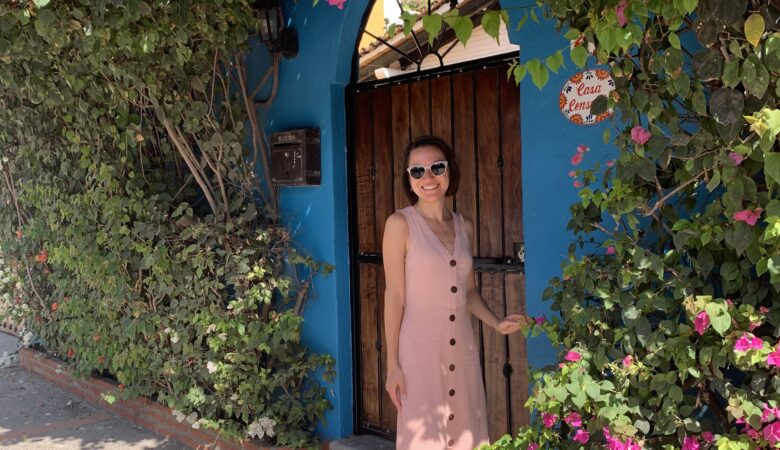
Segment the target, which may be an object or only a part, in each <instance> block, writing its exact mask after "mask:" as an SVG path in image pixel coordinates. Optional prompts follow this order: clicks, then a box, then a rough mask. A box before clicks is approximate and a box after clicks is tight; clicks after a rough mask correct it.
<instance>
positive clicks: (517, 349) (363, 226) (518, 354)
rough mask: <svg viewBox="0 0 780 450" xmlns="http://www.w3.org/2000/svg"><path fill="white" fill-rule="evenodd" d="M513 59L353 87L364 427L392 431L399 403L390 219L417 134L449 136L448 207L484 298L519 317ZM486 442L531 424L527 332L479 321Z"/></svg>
mask: <svg viewBox="0 0 780 450" xmlns="http://www.w3.org/2000/svg"><path fill="white" fill-rule="evenodd" d="M506 67H507V66H506V63H505V62H501V63H493V64H492V65H490V64H481V65H479V66H477V67H471V68H460V69H455V70H453V69H450V70H448V71H447V72H439V73H434V74H430V75H426V76H425V77H424V78H416V79H413V80H406V81H400V82H399V81H396V82H392V83H387V82H385V83H384V84H377V83H374V84H368V85H358V86H354V87H353V88H352V90H351V93H350V96H349V100H348V102H349V104H350V108H351V114H350V128H351V136H352V142H351V146H350V153H351V155H350V163H351V165H352V169H353V170H351V173H352V180H351V181H352V183H351V188H352V189H351V191H352V192H351V195H352V202H351V204H352V210H351V214H350V217H351V219H350V220H351V222H352V237H351V240H352V265H353V271H352V273H353V277H354V282H353V302H352V306H353V311H354V330H355V367H356V371H355V372H356V373H355V377H356V382H355V387H356V421H357V424H356V425H357V432H358V433H360V432H373V433H378V434H381V435H385V436H387V437H389V438H392V437H393V434H394V432H395V425H396V423H395V422H396V411H395V407H394V406H393V404H392V402H391V401H390V398H389V397H388V396H387V393H386V392H385V389H384V378H385V376H386V373H385V372H386V369H385V361H386V358H385V345H384V344H383V341H384V327H383V309H384V307H383V292H384V274H383V270H382V259H381V247H382V245H381V244H382V233H383V227H384V222H385V219H386V218H387V217H388V216H389V215H390V214H391V213H392V212H393V211H395V210H398V209H401V208H403V207H405V206H407V205H408V203H407V201H408V200H407V198H406V196H405V195H404V193H403V186H402V184H401V178H400V174H401V173H402V172H403V171H404V168H403V167H402V166H403V149H404V147H405V146H406V145H407V144H408V142H409V141H410V139H411V138H413V137H416V136H419V135H422V134H433V135H437V136H440V137H442V138H444V139H445V140H447V141H448V142H449V143H450V145H452V147H453V148H454V150H455V153H456V155H457V157H458V160H459V162H460V165H461V182H460V189H459V192H458V194H457V196H456V197H455V198H454V199H453V200H452V203H451V205H450V206H451V207H452V208H454V209H455V210H456V211H458V212H460V213H463V214H465V215H466V216H467V217H469V218H471V219H472V221H474V223H475V225H476V240H477V243H478V244H477V245H478V251H477V254H476V255H475V268H477V270H478V273H479V288H480V290H481V292H482V295H483V297H484V298H485V301H486V302H487V303H488V305H489V306H490V307H491V309H492V310H493V311H494V312H495V313H496V314H497V315H503V314H510V313H524V312H525V299H524V275H523V264H522V262H521V260H520V259H519V258H518V257H517V255H518V253H520V252H522V242H523V236H522V230H523V228H522V195H521V193H522V189H521V166H520V164H521V158H520V150H521V149H520V117H519V107H520V98H519V89H518V87H517V86H516V85H515V84H514V82H513V81H511V80H509V81H507V76H506ZM474 333H475V336H476V337H477V339H478V342H479V343H480V345H481V357H482V366H483V374H484V379H485V388H486V393H487V406H488V423H489V429H490V436H491V439H493V440H494V439H496V438H497V437H499V436H501V435H503V434H505V433H510V432H512V431H514V430H516V429H517V427H519V426H520V425H521V424H525V423H527V420H528V415H527V411H526V410H525V408H524V404H525V401H526V399H527V394H528V375H527V365H526V348H525V340H524V339H523V337H522V336H520V334H519V333H518V334H515V335H512V336H511V337H509V338H507V337H504V336H501V335H499V334H498V333H496V332H495V331H493V330H492V329H484V330H483V329H482V327H481V325H479V323H478V322H477V321H476V320H475V324H474Z"/></svg>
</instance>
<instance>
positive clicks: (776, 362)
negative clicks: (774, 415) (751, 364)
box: [766, 349, 780, 418]
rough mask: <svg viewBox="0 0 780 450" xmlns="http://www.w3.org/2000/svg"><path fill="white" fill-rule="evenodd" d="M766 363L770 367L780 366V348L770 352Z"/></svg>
mask: <svg viewBox="0 0 780 450" xmlns="http://www.w3.org/2000/svg"><path fill="white" fill-rule="evenodd" d="M766 364H767V365H768V366H770V367H772V366H774V367H780V350H778V349H775V351H773V352H772V353H770V354H768V355H767V357H766ZM779 418H780V417H779Z"/></svg>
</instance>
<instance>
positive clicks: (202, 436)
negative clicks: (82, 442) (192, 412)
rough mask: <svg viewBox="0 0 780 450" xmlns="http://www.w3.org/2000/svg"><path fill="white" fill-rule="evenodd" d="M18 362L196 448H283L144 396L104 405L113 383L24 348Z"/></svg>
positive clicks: (160, 432) (156, 431)
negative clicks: (234, 435) (224, 430)
mask: <svg viewBox="0 0 780 450" xmlns="http://www.w3.org/2000/svg"><path fill="white" fill-rule="evenodd" d="M19 365H20V366H21V367H22V368H23V369H24V370H26V371H28V372H30V373H33V374H35V375H38V376H40V377H41V378H43V379H45V380H46V381H48V382H49V383H52V384H54V385H55V386H57V387H59V388H61V389H63V390H65V391H68V392H70V393H71V394H74V395H76V396H79V397H81V398H83V399H84V400H86V401H88V402H90V403H92V404H93V405H95V406H97V407H99V408H102V409H107V410H109V411H111V412H113V413H114V414H116V415H118V416H120V417H122V418H124V419H126V420H128V421H130V422H132V423H134V424H136V425H140V426H142V427H144V428H146V429H148V430H150V431H154V432H155V433H157V434H159V435H161V436H165V437H167V438H169V439H174V440H176V441H178V442H180V443H182V444H184V445H188V446H190V447H192V448H194V449H197V450H201V449H204V450H205V449H213V448H217V447H218V448H220V449H223V450H238V449H250V450H284V449H280V448H278V447H274V448H270V447H262V446H260V445H258V444H256V443H254V442H251V441H243V442H235V441H232V440H228V439H226V438H222V437H220V435H219V434H217V433H216V432H214V431H212V430H205V429H198V430H196V429H194V428H192V427H191V426H190V425H189V424H187V423H186V422H179V421H177V420H176V418H175V417H174V416H173V414H172V410H171V409H170V408H168V407H167V406H164V405H161V404H160V403H157V402H153V401H151V400H149V399H147V398H145V397H139V398H137V399H134V400H117V401H116V402H114V403H113V404H108V403H107V402H106V401H104V400H103V398H102V396H101V394H111V393H115V392H116V386H115V385H113V384H111V383H108V382H106V381H104V380H100V379H98V378H86V379H85V378H76V377H75V376H74V375H73V374H72V372H71V371H70V369H68V368H67V367H65V366H63V365H62V364H61V363H59V362H57V361H55V360H53V359H50V358H47V357H46V356H45V355H44V354H42V353H40V352H37V351H34V350H30V349H28V348H20V349H19ZM328 448H329V446H328V443H327V442H326V443H324V444H323V445H322V449H323V450H328Z"/></svg>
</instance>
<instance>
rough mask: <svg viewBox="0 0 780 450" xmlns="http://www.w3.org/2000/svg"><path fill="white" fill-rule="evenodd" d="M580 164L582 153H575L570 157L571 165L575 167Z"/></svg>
mask: <svg viewBox="0 0 780 450" xmlns="http://www.w3.org/2000/svg"><path fill="white" fill-rule="evenodd" d="M581 162H582V153H575V154H574V156H572V157H571V164H572V165H574V166H576V165H577V164H579V163H581Z"/></svg>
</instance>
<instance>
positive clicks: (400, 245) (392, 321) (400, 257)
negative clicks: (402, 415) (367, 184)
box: [382, 212, 409, 411]
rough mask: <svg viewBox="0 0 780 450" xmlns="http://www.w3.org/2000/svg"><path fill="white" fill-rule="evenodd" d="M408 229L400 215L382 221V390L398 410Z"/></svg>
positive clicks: (402, 390) (402, 387) (401, 392)
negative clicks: (384, 348)
mask: <svg viewBox="0 0 780 450" xmlns="http://www.w3.org/2000/svg"><path fill="white" fill-rule="evenodd" d="M408 238H409V226H408V224H407V223H406V218H405V217H404V216H403V214H401V213H398V212H397V213H395V214H393V215H391V216H390V217H388V218H387V222H385V233H384V238H383V239H382V261H383V264H384V269H385V308H384V311H385V341H386V345H387V381H386V383H385V388H386V389H387V391H388V394H389V395H390V399H391V400H392V401H393V404H395V407H396V408H397V409H398V410H399V411H400V409H401V396H404V395H406V387H405V385H404V378H403V372H402V371H401V366H400V364H399V363H398V336H399V334H400V331H401V318H402V317H403V313H404V303H405V300H406V299H405V295H406V288H405V286H406V279H405V272H406V271H405V267H404V266H405V261H406V247H407V244H406V243H407V240H408Z"/></svg>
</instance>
